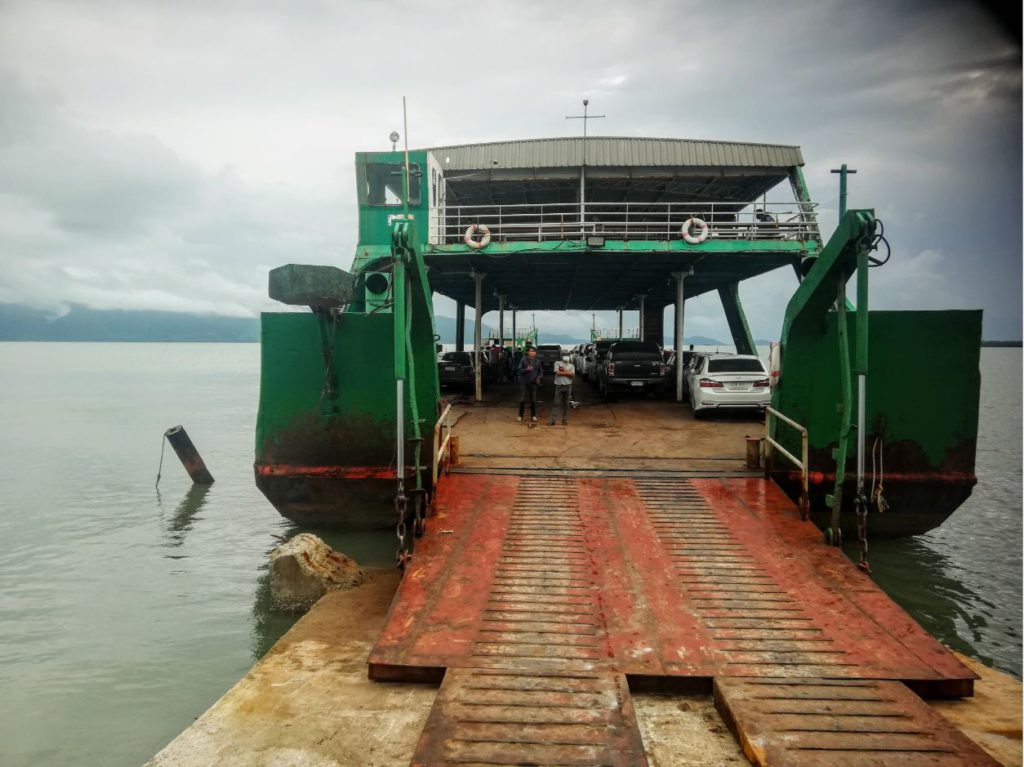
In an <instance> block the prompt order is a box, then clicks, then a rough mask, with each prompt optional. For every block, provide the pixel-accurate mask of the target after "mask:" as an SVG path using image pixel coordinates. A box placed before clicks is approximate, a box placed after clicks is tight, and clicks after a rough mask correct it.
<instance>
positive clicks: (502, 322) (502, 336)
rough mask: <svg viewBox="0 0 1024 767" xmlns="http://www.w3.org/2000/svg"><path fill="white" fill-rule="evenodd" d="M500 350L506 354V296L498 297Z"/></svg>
mask: <svg viewBox="0 0 1024 767" xmlns="http://www.w3.org/2000/svg"><path fill="white" fill-rule="evenodd" d="M498 348H499V349H501V351H502V353H503V354H504V352H505V295H504V294H503V293H502V294H500V295H499V296H498Z"/></svg>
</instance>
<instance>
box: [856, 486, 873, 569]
mask: <svg viewBox="0 0 1024 767" xmlns="http://www.w3.org/2000/svg"><path fill="white" fill-rule="evenodd" d="M853 510H854V513H855V514H856V516H857V546H858V548H859V549H860V561H859V562H858V563H857V567H859V568H860V569H861V570H863V571H864V572H866V573H870V572H871V565H870V564H868V499H867V498H866V497H865V496H864V493H863V491H861V492H859V493H857V499H856V501H854V508H853Z"/></svg>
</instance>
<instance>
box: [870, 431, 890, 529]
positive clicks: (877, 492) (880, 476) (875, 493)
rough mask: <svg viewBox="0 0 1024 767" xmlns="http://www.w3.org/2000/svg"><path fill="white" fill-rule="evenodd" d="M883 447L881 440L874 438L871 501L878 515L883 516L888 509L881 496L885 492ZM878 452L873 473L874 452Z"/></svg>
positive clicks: (872, 466) (872, 467) (873, 463)
mask: <svg viewBox="0 0 1024 767" xmlns="http://www.w3.org/2000/svg"><path fill="white" fill-rule="evenodd" d="M884 449H885V446H884V445H883V444H882V438H881V437H877V438H875V443H874V444H873V445H872V446H871V501H872V503H874V504H875V508H876V509H878V511H879V513H881V514H884V513H885V512H886V511H888V509H889V504H888V502H887V501H886V500H885V497H884V496H883V495H882V493H883V492H885V458H884V453H883V451H884ZM876 450H877V451H878V472H877V475H876V472H875V451H876Z"/></svg>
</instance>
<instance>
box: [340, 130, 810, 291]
mask: <svg viewBox="0 0 1024 767" xmlns="http://www.w3.org/2000/svg"><path fill="white" fill-rule="evenodd" d="M409 160H410V192H409V211H410V216H411V217H412V219H413V221H414V223H415V228H416V237H417V240H418V241H419V243H420V244H421V246H422V248H423V254H424V259H425V261H426V263H427V265H428V266H429V267H430V269H431V274H430V282H431V287H432V288H433V289H434V290H436V291H437V292H439V293H442V294H445V295H448V296H450V297H452V298H454V299H456V300H457V301H461V302H465V303H471V302H472V301H473V289H474V287H473V283H472V280H469V279H467V278H466V275H467V274H468V273H469V272H475V273H486V274H487V275H488V278H487V279H488V286H489V289H488V290H486V291H485V297H484V298H483V308H484V310H485V311H487V310H491V309H494V308H496V307H497V296H496V293H500V294H501V295H504V296H505V297H506V299H507V303H506V305H508V306H516V307H518V308H522V309H526V308H531V309H587V310H592V309H617V308H623V307H629V306H636V302H637V298H638V296H644V297H645V299H646V300H647V301H648V302H649V303H651V304H653V305H659V304H660V305H665V304H668V303H672V301H673V300H674V291H673V289H672V288H671V286H670V285H669V284H668V278H669V277H670V275H671V274H672V273H680V272H685V273H687V274H688V276H689V278H688V282H687V291H686V293H687V297H688V298H689V297H693V296H696V295H699V294H700V293H702V292H705V291H708V290H716V289H720V288H722V287H725V286H727V285H730V284H735V283H737V282H739V281H741V280H743V279H746V278H748V277H752V276H755V275H757V274H761V273H763V272H766V271H769V270H771V269H775V268H777V267H779V266H786V265H790V264H794V265H795V264H798V263H799V261H800V260H801V259H802V258H804V257H806V256H808V255H816V254H817V253H818V251H819V250H820V247H821V235H820V232H819V228H818V221H817V217H816V213H815V208H816V204H815V203H814V202H813V201H812V200H811V199H810V195H809V194H808V191H807V188H806V185H805V183H804V179H803V175H802V172H801V167H802V165H803V157H802V155H801V152H800V149H799V148H798V147H795V146H782V145H772V144H746V143H735V142H722V141H692V140H682V139H655V138H612V137H592V138H587V139H583V138H554V139H537V140H526V141H507V142H496V143H486V144H467V145H458V146H443V147H434V148H430V149H421V150H416V151H410V153H409ZM403 181H404V155H403V153H400V152H384V153H360V154H359V155H357V183H358V188H359V201H360V250H359V253H358V254H357V265H359V264H358V260H359V258H360V257H361V258H364V259H365V258H372V257H374V256H375V255H377V254H378V253H379V251H378V248H380V247H383V246H386V245H388V244H389V225H390V222H391V221H393V220H394V219H395V218H396V217H401V216H402V215H404V213H403V212H402V211H403V194H404V192H403ZM692 218H697V219H700V220H701V221H703V222H704V223H705V224H706V225H707V235H706V238H702V241H701V242H698V243H693V242H687V241H686V239H684V236H683V234H684V225H685V224H686V222H687V221H688V220H690V219H692ZM473 225H476V226H477V227H486V229H487V231H488V232H489V243H488V244H487V245H486V247H478V246H477V245H476V244H475V243H471V242H467V239H468V238H467V230H468V229H469V228H470V227H471V226H473ZM694 231H696V230H694ZM477 237H479V235H477ZM508 256H514V258H503V257H508Z"/></svg>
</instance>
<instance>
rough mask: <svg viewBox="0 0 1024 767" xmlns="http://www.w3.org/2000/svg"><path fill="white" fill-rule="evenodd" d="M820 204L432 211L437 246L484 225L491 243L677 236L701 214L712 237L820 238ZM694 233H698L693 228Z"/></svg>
mask: <svg viewBox="0 0 1024 767" xmlns="http://www.w3.org/2000/svg"><path fill="white" fill-rule="evenodd" d="M816 206H817V203H810V202H805V203H797V202H778V203H775V202H762V203H750V204H748V205H745V206H743V205H740V204H738V203H736V202H693V203H686V202H636V203H619V202H588V203H587V204H586V205H585V206H581V205H580V204H579V203H550V204H544V205H530V204H517V205H447V206H443V207H436V208H432V209H431V211H430V221H429V232H430V234H429V237H430V243H431V244H433V245H452V244H457V243H460V242H462V241H463V238H464V237H465V236H466V230H467V229H468V228H469V227H470V226H472V225H473V224H478V225H480V224H482V225H484V226H486V227H487V228H488V230H490V234H491V241H492V242H545V241H552V240H580V239H583V238H585V237H588V236H599V237H605V238H607V239H611V240H654V241H664V240H679V239H682V236H683V231H682V230H683V225H684V224H685V223H686V222H687V221H688V220H689V219H690V218H694V217H695V218H699V219H701V220H702V221H704V222H705V223H706V224H707V225H708V239H713V240H715V239H717V240H798V241H804V240H820V234H819V230H818V224H817V219H816V217H815V214H814V209H815V208H816ZM695 233H696V232H695Z"/></svg>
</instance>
